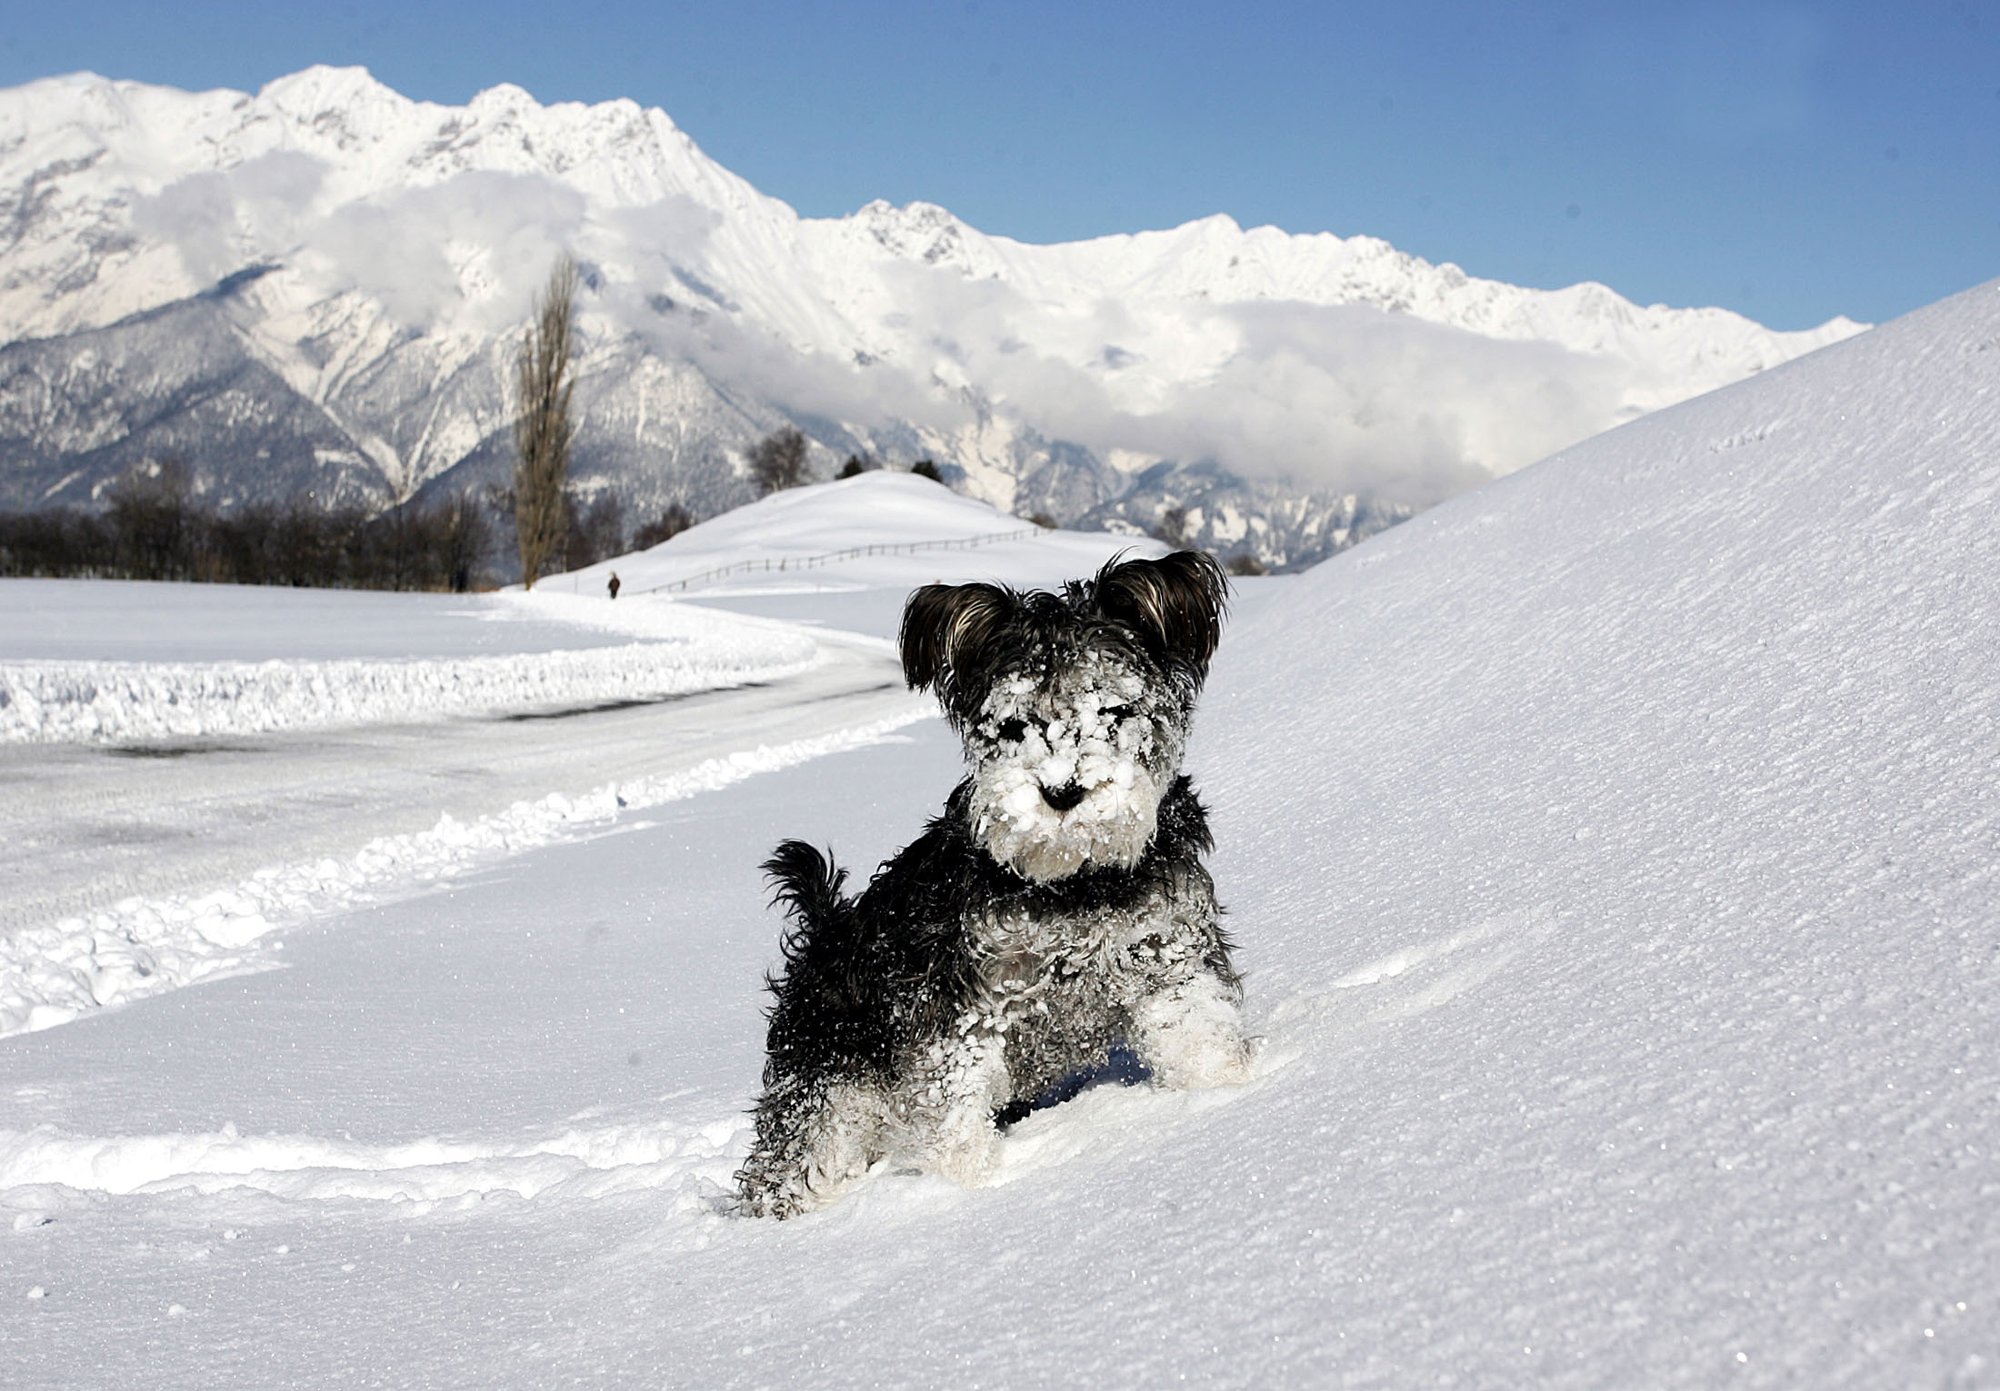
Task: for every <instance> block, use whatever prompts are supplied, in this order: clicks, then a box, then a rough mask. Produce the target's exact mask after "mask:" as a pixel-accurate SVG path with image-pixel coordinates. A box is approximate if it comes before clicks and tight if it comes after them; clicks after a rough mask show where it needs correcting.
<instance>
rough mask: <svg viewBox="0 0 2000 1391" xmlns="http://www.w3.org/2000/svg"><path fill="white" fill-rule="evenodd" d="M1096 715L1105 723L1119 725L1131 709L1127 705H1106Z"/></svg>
mask: <svg viewBox="0 0 2000 1391" xmlns="http://www.w3.org/2000/svg"><path fill="white" fill-rule="evenodd" d="M1097 713H1098V714H1100V715H1102V716H1103V717H1104V718H1105V720H1106V721H1107V722H1109V723H1111V724H1119V723H1122V722H1123V721H1124V720H1125V719H1126V718H1127V717H1128V716H1130V715H1131V713H1132V707H1131V706H1129V705H1107V706H1105V707H1104V708H1103V709H1102V710H1100V711H1098V712H1097Z"/></svg>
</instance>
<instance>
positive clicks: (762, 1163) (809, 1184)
mask: <svg viewBox="0 0 2000 1391" xmlns="http://www.w3.org/2000/svg"><path fill="white" fill-rule="evenodd" d="M881 1133H882V1106H881V1101H880V1098H879V1097H878V1096H876V1095H875V1093H874V1090H873V1089H872V1088H869V1087H866V1086H862V1085H859V1084H855V1083H835V1084H832V1085H820V1086H810V1087H808V1086H799V1085H793V1086H786V1085H783V1084H780V1085H778V1086H775V1087H771V1088H769V1089H767V1090H766V1091H765V1093H764V1098H763V1100H762V1101H760V1102H759V1103H758V1105H757V1139H756V1141H755V1143H753V1144H752V1145H751V1147H750V1154H749V1157H748V1158H747V1159H745V1160H744V1162H743V1167H742V1168H741V1169H739V1170H737V1172H736V1185H737V1189H738V1191H739V1192H740V1193H741V1194H742V1195H743V1210H744V1211H745V1212H747V1213H749V1214H750V1215H751V1216H752V1217H779V1218H784V1217H794V1216H797V1215H798V1214H799V1213H802V1212H810V1211H811V1210H812V1209H814V1208H816V1207H823V1206H825V1205H826V1204H827V1203H830V1202H832V1201H833V1200H834V1199H835V1198H836V1197H838V1196H839V1195H840V1192H841V1190H842V1189H844V1188H845V1187H846V1186H847V1185H848V1184H849V1183H852V1182H853V1181H854V1180H855V1179H857V1178H859V1177H860V1176H861V1175H862V1174H864V1173H866V1172H867V1170H868V1166H869V1165H870V1164H873V1163H874V1162H875V1161H876V1160H877V1159H878V1158H880V1157H881V1151H882V1145H881Z"/></svg>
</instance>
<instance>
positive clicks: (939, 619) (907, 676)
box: [901, 584, 1016, 697]
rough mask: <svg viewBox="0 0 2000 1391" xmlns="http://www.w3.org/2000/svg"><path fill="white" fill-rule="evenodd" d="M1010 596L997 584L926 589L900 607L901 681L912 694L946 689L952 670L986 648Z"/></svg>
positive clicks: (943, 692) (1011, 600) (1011, 602)
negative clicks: (911, 690) (901, 626)
mask: <svg viewBox="0 0 2000 1391" xmlns="http://www.w3.org/2000/svg"><path fill="white" fill-rule="evenodd" d="M1015 602H1016V600H1015V598H1014V596H1013V595H1012V594H1010V593H1008V592H1007V591H1006V590H1004V589H1002V588H1001V587H1000V586H999V585H997V584H927V585H925V586H924V587H923V588H922V589H919V590H918V591H917V592H916V593H914V594H912V595H911V596H910V597H909V600H908V602H906V603H905V604H904V605H903V630H902V639H901V646H902V650H903V679H904V680H905V681H907V682H909V683H910V687H911V689H913V690H918V691H921V690H923V689H924V688H925V687H927V686H933V685H935V686H937V687H938V693H939V694H940V695H944V696H947V697H948V696H949V694H950V692H949V690H948V689H947V687H950V686H955V685H957V684H958V683H957V682H955V681H954V680H952V673H953V671H954V669H962V668H963V667H964V666H965V665H966V660H967V658H968V656H969V655H971V654H974V653H978V652H981V651H983V650H986V649H987V648H988V639H990V638H991V637H992V636H993V634H994V633H995V632H996V631H997V630H998V629H999V626H1000V624H1001V622H1002V621H1003V620H1005V618H1006V616H1007V613H1008V611H1009V610H1010V609H1011V608H1012V607H1013V606H1014V604H1015Z"/></svg>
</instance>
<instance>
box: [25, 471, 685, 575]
mask: <svg viewBox="0 0 2000 1391" xmlns="http://www.w3.org/2000/svg"><path fill="white" fill-rule="evenodd" d="M557 506H558V510H559V511H560V513H561V514H562V518H563V522H564V526H563V535H562V538H561V544H560V547H559V549H557V550H555V551H553V552H551V553H550V555H549V557H548V559H549V561H550V562H551V563H552V565H553V568H555V569H561V570H574V569H577V568H580V567H582V566H585V565H592V564H595V563H596V562H597V561H599V560H605V559H609V558H610V557H612V556H615V555H622V554H624V553H625V552H626V551H627V550H630V549H634V548H644V547H646V546H655V545H658V544H659V543H660V542H661V541H664V540H666V539H667V538H668V537H670V536H673V535H675V534H677V533H679V532H681V531H685V530H686V529H687V528H688V527H690V526H692V525H694V518H693V516H692V515H690V514H689V512H688V510H687V509H686V508H685V507H683V506H681V505H680V504H678V503H673V504H670V505H669V506H668V507H667V508H666V509H665V510H664V511H663V512H662V513H661V514H660V515H659V516H657V517H654V518H652V519H650V520H648V521H645V522H643V523H641V524H640V525H639V526H638V527H636V528H632V527H630V526H629V525H628V522H627V512H626V508H625V507H624V505H623V503H622V502H621V501H620V499H619V498H618V496H617V495H616V494H615V493H611V492H608V491H605V492H600V493H598V494H597V495H596V496H595V497H594V498H591V499H589V500H585V499H583V498H582V497H580V496H579V495H578V494H577V492H576V491H575V490H574V489H565V490H564V491H563V492H562V494H561V495H560V497H559V499H558V503H557ZM514 510H515V509H514V499H513V497H512V495H511V492H510V491H493V492H487V493H485V494H483V495H482V494H480V493H477V492H473V491H466V492H462V493H457V494H453V495H450V496H447V497H442V498H438V499H436V500H434V501H427V502H419V501H410V502H406V503H403V504H402V505H400V506H398V507H394V508H391V509H389V510H388V511H386V512H377V513H372V514H371V513H369V512H368V511H366V510H364V509H362V508H360V507H356V506H351V505H341V506H323V505H321V504H320V503H319V502H318V501H317V500H315V499H313V498H311V497H303V498H294V499H292V500H290V501H288V502H284V503H268V502H252V503H245V504H243V505H241V506H238V507H234V508H231V509H229V510H227V511H223V510H221V509H219V508H217V507H215V506H214V505H213V504H212V503H210V502H209V501H207V500H206V499H204V498H203V497H202V496H201V495H200V494H199V492H198V491H197V490H196V488H195V480H194V471H193V470H192V469H191V468H189V466H188V465H187V463H186V462H185V461H184V460H181V459H174V458H169V459H166V460H163V461H161V462H160V463H158V464H156V465H153V466H152V467H150V468H139V469H134V470H133V471H132V472H130V473H128V474H127V475H125V477H123V478H121V479H120V480H119V481H118V482H116V483H114V484H112V485H111V487H109V488H108V489H106V490H105V495H104V506H103V508H102V509H101V510H86V509H84V508H78V507H60V508H44V509H40V510H37V511H33V512H0V575H5V576H41V577H45V578H77V577H81V578H92V579H131V580H201V581H209V582H214V583H222V584H268V585H290V586H294V587H300V588H315V589H394V590H434V591H453V592H457V593H464V592H466V591H467V590H472V589H479V588H483V587H486V586H487V585H490V584H491V583H492V577H491V574H490V572H489V570H488V566H489V564H490V563H491V562H492V561H493V560H494V559H495V558H496V557H497V556H498V554H499V546H500V545H501V544H502V542H501V537H502V529H503V527H504V525H505V521H504V519H506V518H508V517H511V515H512V514H513V512H514Z"/></svg>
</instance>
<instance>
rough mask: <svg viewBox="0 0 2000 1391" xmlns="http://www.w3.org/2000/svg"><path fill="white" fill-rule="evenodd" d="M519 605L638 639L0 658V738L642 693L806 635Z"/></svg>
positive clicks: (354, 718)
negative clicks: (425, 648) (251, 656)
mask: <svg viewBox="0 0 2000 1391" xmlns="http://www.w3.org/2000/svg"><path fill="white" fill-rule="evenodd" d="M514 602H515V603H516V604H517V605H518V606H519V607H520V608H521V609H522V610H523V611H525V612H531V613H535V614H537V615H540V616H543V617H558V618H561V619H565V620H568V621H570V622H572V623H588V624H589V625H591V626H596V627H604V628H612V629H614V630H615V631H619V632H626V633H633V634H637V635H642V636H644V637H645V638H646V639H648V640H647V641H643V642H631V643H624V644H620V645H617V646H610V647H604V646H590V647H580V648H578V649H577V650H570V651H553V652H549V651H539V652H516V653H510V654H507V655H504V656H490V657H488V656H471V657H455V658H437V659H423V658H412V659H407V660H400V661H381V660H363V659H337V660H282V661H281V660H271V661H264V662H123V661H76V660H48V661H32V660H28V661H9V662H0V742H15V743H21V742H115V741H120V740H130V739H154V738H163V737H182V738H186V737H194V736H205V735H206V736H215V735H250V734H267V733H271V732H273V731H278V730H290V729H306V728H316V727H324V726H331V725H357V724H371V723H390V722H394V723H404V722H410V721H421V720H435V719H447V718H453V717H459V716H466V715H477V714H485V713H490V712H494V711H500V710H521V709H532V708H536V707H546V706H558V705H581V704H592V703H600V702H610V701H620V700H650V699H659V698H662V697H665V696H671V695H680V694H684V693H687V692H690V691H704V690H714V689H716V688H718V687H723V686H731V685H738V684H741V683H742V682H745V681H753V680H769V679H773V678H775V677H779V676H784V675H788V674H791V673H794V672H798V671H801V670H804V669H805V668H806V667H808V666H810V665H811V664H812V663H813V661H814V660H815V659H816V648H815V647H814V644H813V642H812V640H811V639H810V638H809V637H806V636H804V635H802V634H798V633H787V632H784V631H782V630H780V629H778V628H775V627H771V626H760V625H755V624H751V623H744V622H738V621H735V620H731V619H728V618H724V617H722V616H720V615H717V614H713V613H707V612H703V611H700V610H697V609H692V608H688V607H684V606H677V605H674V604H670V603H664V602H659V601H654V602H650V603H642V602H639V601H633V602H631V603H629V604H622V605H618V606H616V607H617V609H618V612H617V613H616V614H612V613H610V612H609V610H611V609H612V608H613V606H612V605H611V604H609V603H608V602H606V601H602V600H595V601H592V600H582V599H579V598H574V597H572V596H553V595H551V596H540V595H532V596H517V597H516V599H515V601H514Z"/></svg>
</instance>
